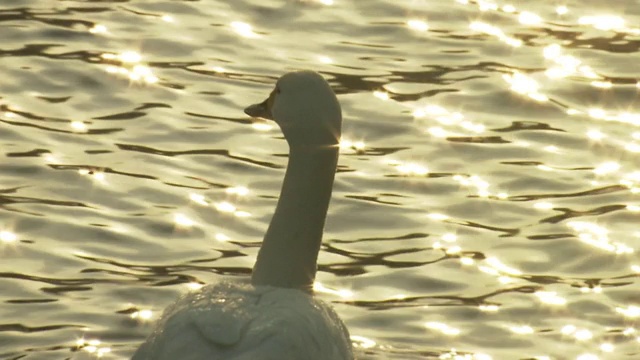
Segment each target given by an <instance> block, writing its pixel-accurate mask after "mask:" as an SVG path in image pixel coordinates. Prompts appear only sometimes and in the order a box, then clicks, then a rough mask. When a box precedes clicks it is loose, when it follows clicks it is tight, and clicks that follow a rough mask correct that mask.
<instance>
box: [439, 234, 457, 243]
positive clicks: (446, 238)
mask: <svg viewBox="0 0 640 360" xmlns="http://www.w3.org/2000/svg"><path fill="white" fill-rule="evenodd" d="M441 239H442V241H445V242H449V243H452V242H456V240H458V237H457V236H456V234H453V233H446V234H444V235H442V237H441Z"/></svg>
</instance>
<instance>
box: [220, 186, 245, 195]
mask: <svg viewBox="0 0 640 360" xmlns="http://www.w3.org/2000/svg"><path fill="white" fill-rule="evenodd" d="M224 191H225V192H226V193H227V194H232V195H239V196H246V195H248V194H249V189H248V188H247V187H246V186H234V187H229V188H226V189H225V190H224Z"/></svg>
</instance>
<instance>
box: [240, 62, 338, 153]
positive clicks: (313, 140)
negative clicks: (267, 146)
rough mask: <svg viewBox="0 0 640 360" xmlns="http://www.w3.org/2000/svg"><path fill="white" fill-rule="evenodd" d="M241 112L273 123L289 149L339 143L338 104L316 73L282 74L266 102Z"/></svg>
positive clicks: (334, 95)
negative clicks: (280, 131) (278, 128)
mask: <svg viewBox="0 0 640 360" xmlns="http://www.w3.org/2000/svg"><path fill="white" fill-rule="evenodd" d="M244 112H245V113H246V114H247V115H249V116H253V117H262V118H265V119H269V120H274V121H275V122H276V123H277V124H278V125H279V126H280V129H282V133H283V134H284V137H285V138H286V139H287V142H288V143H289V146H292V147H298V146H302V147H306V146H323V145H336V144H338V143H339V141H340V132H341V127H342V111H341V110H340V104H339V103H338V99H337V98H336V94H335V93H334V92H333V90H331V87H330V86H329V84H328V83H327V81H326V80H325V79H324V78H323V77H322V76H321V75H320V74H318V73H317V72H315V71H294V72H290V73H287V74H284V75H283V76H282V77H280V79H278V82H277V83H276V86H275V88H274V89H273V91H271V94H270V95H269V97H268V98H267V99H266V100H265V101H263V102H262V103H260V104H255V105H251V106H249V107H248V108H246V109H244Z"/></svg>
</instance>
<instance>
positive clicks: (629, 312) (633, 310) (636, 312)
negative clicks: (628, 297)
mask: <svg viewBox="0 0 640 360" xmlns="http://www.w3.org/2000/svg"><path fill="white" fill-rule="evenodd" d="M616 312H617V313H619V314H622V315H623V316H624V317H627V318H637V317H640V307H638V306H635V305H629V306H627V307H616Z"/></svg>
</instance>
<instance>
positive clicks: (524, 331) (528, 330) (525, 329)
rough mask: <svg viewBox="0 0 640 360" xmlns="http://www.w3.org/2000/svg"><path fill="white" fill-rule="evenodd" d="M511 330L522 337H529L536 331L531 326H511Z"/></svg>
mask: <svg viewBox="0 0 640 360" xmlns="http://www.w3.org/2000/svg"><path fill="white" fill-rule="evenodd" d="M509 330H511V331H512V332H514V333H516V334H520V335H529V334H533V333H534V332H535V331H534V330H533V328H532V327H531V326H529V325H516V326H511V327H509Z"/></svg>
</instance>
